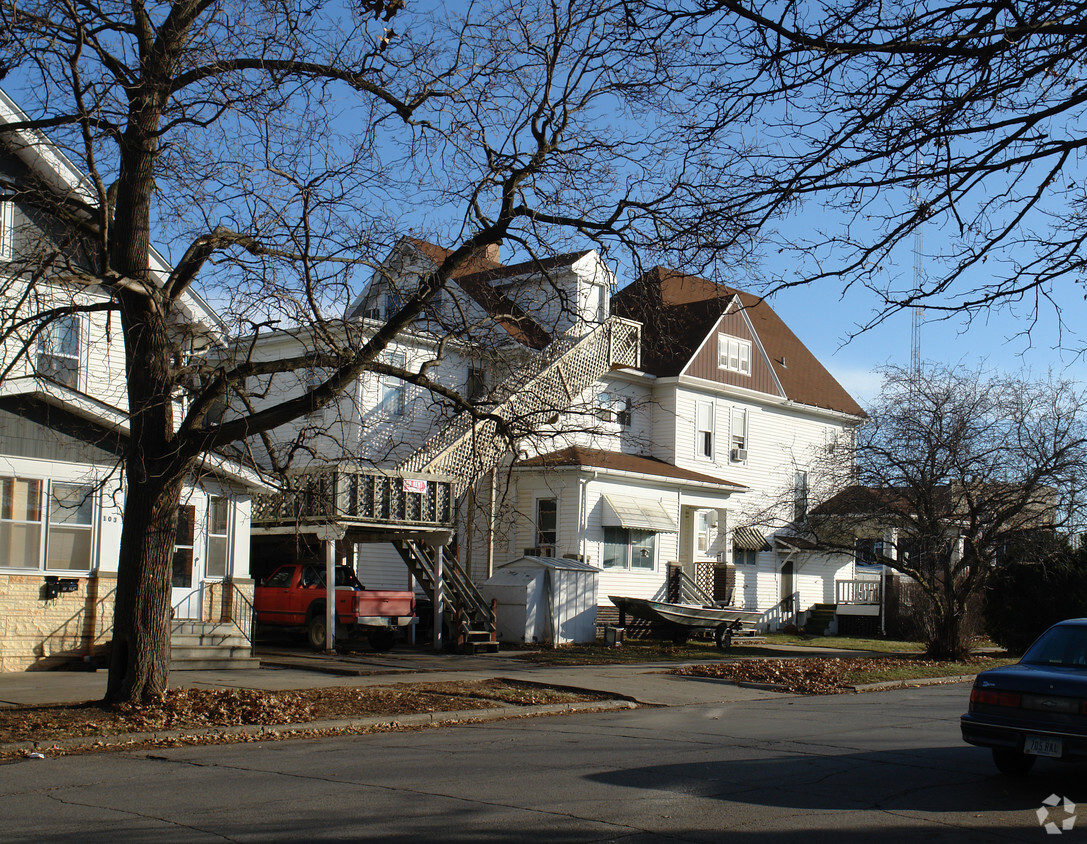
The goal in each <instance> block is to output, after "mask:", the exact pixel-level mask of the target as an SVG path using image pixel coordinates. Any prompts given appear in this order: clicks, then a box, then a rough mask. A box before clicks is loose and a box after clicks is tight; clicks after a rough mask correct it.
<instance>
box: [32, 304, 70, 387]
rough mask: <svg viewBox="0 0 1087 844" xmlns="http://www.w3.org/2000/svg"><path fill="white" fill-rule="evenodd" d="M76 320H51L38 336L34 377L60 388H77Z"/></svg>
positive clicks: (61, 318) (68, 318) (68, 317)
mask: <svg viewBox="0 0 1087 844" xmlns="http://www.w3.org/2000/svg"><path fill="white" fill-rule="evenodd" d="M79 333H80V332H79V317H78V316H76V315H75V314H69V315H68V316H64V317H60V318H58V319H54V320H53V321H52V322H50V323H49V324H48V325H46V326H45V327H44V328H43V329H42V332H41V333H40V334H39V335H38V375H41V376H44V377H45V378H49V379H51V380H53V381H56V382H57V383H58V384H64V385H65V386H67V387H73V388H75V387H78V386H79Z"/></svg>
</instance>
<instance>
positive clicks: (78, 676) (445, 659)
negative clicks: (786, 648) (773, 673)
mask: <svg viewBox="0 0 1087 844" xmlns="http://www.w3.org/2000/svg"><path fill="white" fill-rule="evenodd" d="M257 655H258V656H259V657H260V659H261V666H262V667H261V668H260V669H248V670H233V671H223V670H209V671H174V672H171V674H170V686H171V687H174V688H176V687H188V688H205V689H208V688H233V689H265V690H269V691H272V690H283V689H313V688H324V687H329V686H387V685H395V684H398V683H430V682H443V681H445V682H448V681H472V680H488V679H493V678H503V679H510V680H523V681H528V682H533V683H542V684H546V685H550V686H561V687H564V688H571V689H582V690H587V691H596V692H606V693H609V694H612V695H617V696H619V697H622V698H625V699H627V700H631V701H634V702H637V703H641V704H646V705H652V706H687V705H694V704H704V703H727V702H729V701H741V700H753V699H760V698H767V697H773V696H776V695H778V693H775V692H770V691H766V690H762V689H751V688H744V687H740V686H735V685H732V684H730V683H726V682H723V681H720V680H713V679H708V678H695V677H677V676H675V675H671V674H668V673H667V672H668V671H670V670H671V669H673V668H676V667H678V666H679V665H681V664H683V663H676V662H660V663H645V664H638V665H576V666H550V665H535V664H533V663H529V662H526V661H524V660H521V659H515V658H512V657H510V656H508V655H505V654H487V655H479V656H456V655H448V654H432V653H423V652H415V651H403V652H401V653H386V654H373V655H363V654H360V655H353V656H345V657H339V656H332V657H326V656H322V655H318V654H309V653H306V652H303V651H286V650H277V649H258V654H257ZM105 688H106V672H105V671H95V672H90V671H87V672H82V671H27V672H18V673H3V674H0V706H26V705H38V704H50V703H79V702H82V701H87V700H99V699H101V697H102V696H103V694H104V693H105Z"/></svg>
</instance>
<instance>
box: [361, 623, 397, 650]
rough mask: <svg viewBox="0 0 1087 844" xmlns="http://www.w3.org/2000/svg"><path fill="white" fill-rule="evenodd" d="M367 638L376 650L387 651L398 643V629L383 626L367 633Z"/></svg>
mask: <svg viewBox="0 0 1087 844" xmlns="http://www.w3.org/2000/svg"><path fill="white" fill-rule="evenodd" d="M366 639H367V641H368V642H369V643H370V647H371V648H373V649H374V650H375V651H387V650H390V649H391V648H392V646H393V645H394V644H395V643H396V631H395V630H393V629H392V628H391V627H381V628H378V629H377V630H371V631H370V632H369V633H367V634H366Z"/></svg>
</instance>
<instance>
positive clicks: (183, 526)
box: [170, 504, 203, 621]
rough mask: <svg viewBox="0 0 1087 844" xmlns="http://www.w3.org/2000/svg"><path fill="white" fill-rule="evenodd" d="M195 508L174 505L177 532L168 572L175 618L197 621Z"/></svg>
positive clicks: (198, 591)
mask: <svg viewBox="0 0 1087 844" xmlns="http://www.w3.org/2000/svg"><path fill="white" fill-rule="evenodd" d="M195 537H196V508H195V507H194V506H193V505H191V504H183V505H182V506H180V507H178V508H177V536H176V538H175V539H174V561H173V566H172V568H171V572H170V585H171V587H172V589H171V590H170V606H171V607H172V608H173V617H174V618H175V619H190V620H196V621H199V620H201V618H202V607H203V602H202V601H201V593H200V572H199V571H198V569H199V568H200V564H199V563H198V562H197V560H196V555H195V554H194V553H193V550H194V545H193V542H194V539H195Z"/></svg>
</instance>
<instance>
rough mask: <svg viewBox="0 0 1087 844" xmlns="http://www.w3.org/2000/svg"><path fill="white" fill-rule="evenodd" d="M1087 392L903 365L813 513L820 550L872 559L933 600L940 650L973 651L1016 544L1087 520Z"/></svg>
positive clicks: (934, 650)
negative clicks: (983, 613) (989, 591)
mask: <svg viewBox="0 0 1087 844" xmlns="http://www.w3.org/2000/svg"><path fill="white" fill-rule="evenodd" d="M1083 406H1084V404H1083V395H1082V393H1081V392H1080V391H1079V390H1078V389H1077V388H1075V387H1073V386H1072V385H1070V384H1068V383H1064V382H1052V381H1047V382H1032V381H1028V380H1025V379H1023V378H1016V377H1010V376H998V375H989V374H985V373H983V372H977V371H974V372H964V371H961V370H949V369H928V370H926V371H924V372H923V373H921V376H920V377H918V376H917V375H915V374H914V373H912V372H909V371H904V370H899V369H892V370H889V371H887V373H886V375H885V380H884V385H883V390H882V392H881V393H880V395H879V397H878V398H877V399H876V400H875V401H874V403H873V406H872V407H871V408H870V409H869V414H870V421H869V423H868V424H867V425H865V426H864V427H863V428H861V429H860V431H859V432H858V442H857V464H856V467H855V468H854V467H839V468H840V469H845V470H846V473H844V474H839V475H838V476H837V483H838V484H839V488H840V489H841V491H840V492H839V493H838V494H837V495H836V496H834V497H832V498H831V499H829V500H828V501H826V502H825V503H823V504H821V505H820V506H818V507H817V508H815V509H814V510H813V512H812V513H811V515H810V517H809V519H808V520H807V524H806V525H805V529H806V530H808V531H810V532H811V534H812V536H813V538H814V539H815V540H816V541H817V543H818V544H819V545H820V546H822V547H824V548H829V549H836V550H838V551H840V552H842V553H854V551H855V550H856V551H857V552H858V553H859V554H861V555H862V556H868V558H869V560H870V561H873V562H881V563H885V564H886V565H888V566H890V567H891V568H892V569H894V570H895V571H898V572H901V573H902V574H904V575H907V576H908V577H910V578H912V579H913V580H914V581H916V583H917V584H918V588H919V589H920V590H921V591H922V593H923V594H924V596H925V601H924V605H925V606H924V607H923V610H924V611H925V612H927V613H928V614H929V617H930V619H931V629H930V631H929V633H928V639H929V641H928V649H929V652H930V653H931V654H932V655H933V656H938V657H958V656H961V655H963V654H965V653H968V652H969V648H970V642H969V640H968V637H967V636H966V634H965V629H964V624H963V622H964V616H965V614H966V610H967V604H968V602H969V600H970V599H971V597H972V596H975V595H977V594H978V593H979V591H980V590H981V589H982V588H983V587H984V586H985V583H986V580H987V579H988V577H989V575H990V574H991V572H992V571H993V570H994V568H995V567H997V566H999V565H1000V563H1001V560H1002V558H1003V556H1004V554H1005V553H1006V551H1007V549H1009V548H1010V547H1013V546H1014V547H1021V546H1022V544H1023V543H1024V542H1026V543H1028V544H1029V543H1031V542H1032V541H1034V540H1032V539H1031V537H1032V536H1051V535H1052V534H1053V533H1054V532H1055V531H1060V530H1065V529H1067V528H1068V527H1069V526H1070V525H1074V524H1078V519H1079V518H1080V517H1081V515H1082V514H1081V513H1080V511H1079V509H1078V508H1079V507H1080V506H1081V504H1082V502H1081V500H1080V491H1081V490H1082V489H1083V486H1084V482H1085V481H1087V418H1085V416H1084V412H1083Z"/></svg>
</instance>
